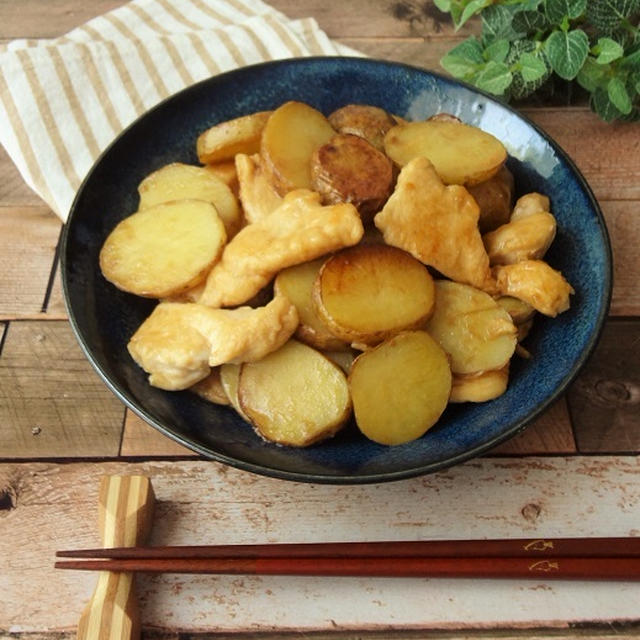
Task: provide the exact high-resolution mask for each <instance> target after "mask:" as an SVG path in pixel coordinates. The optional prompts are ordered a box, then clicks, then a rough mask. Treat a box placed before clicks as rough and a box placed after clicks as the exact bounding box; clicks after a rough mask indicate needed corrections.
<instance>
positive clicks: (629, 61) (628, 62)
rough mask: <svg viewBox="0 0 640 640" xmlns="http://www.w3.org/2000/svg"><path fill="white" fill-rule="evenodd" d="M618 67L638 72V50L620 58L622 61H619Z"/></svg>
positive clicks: (639, 52) (639, 59)
mask: <svg viewBox="0 0 640 640" xmlns="http://www.w3.org/2000/svg"><path fill="white" fill-rule="evenodd" d="M620 66H622V67H624V68H625V69H633V70H636V69H637V70H638V71H640V49H638V51H634V52H633V53H630V54H629V55H627V56H625V57H624V58H622V60H620Z"/></svg>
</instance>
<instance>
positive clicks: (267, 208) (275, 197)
mask: <svg viewBox="0 0 640 640" xmlns="http://www.w3.org/2000/svg"><path fill="white" fill-rule="evenodd" d="M236 173H237V174H238V188H239V195H240V202H242V210H243V211H244V217H245V219H246V221H247V223H249V224H253V223H254V222H258V220H262V218H266V217H267V216H268V215H269V214H270V213H273V212H274V211H275V210H276V209H277V208H278V207H279V206H280V205H281V204H282V198H281V197H280V195H279V194H278V192H277V191H276V190H275V188H274V187H273V186H272V184H271V183H270V182H269V180H267V178H266V176H265V175H264V171H263V170H262V167H261V166H260V156H259V155H258V154H255V155H252V156H248V155H246V154H245V153H239V154H238V155H237V156H236Z"/></svg>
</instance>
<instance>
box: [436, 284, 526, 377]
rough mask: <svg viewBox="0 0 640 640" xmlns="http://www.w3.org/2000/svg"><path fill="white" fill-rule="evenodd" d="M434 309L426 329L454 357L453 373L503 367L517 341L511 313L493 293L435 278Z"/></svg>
mask: <svg viewBox="0 0 640 640" xmlns="http://www.w3.org/2000/svg"><path fill="white" fill-rule="evenodd" d="M435 284H436V304H435V311H434V313H433V315H432V316H431V318H430V319H429V321H428V322H427V324H426V330H427V331H428V332H429V333H430V334H431V335H432V336H433V337H434V338H435V340H436V341H437V342H438V343H439V344H440V346H441V347H442V348H443V349H444V350H445V351H446V352H447V353H448V354H449V356H450V357H451V370H452V371H453V373H454V374H472V373H478V372H479V371H489V370H492V369H500V368H502V367H503V366H504V365H505V364H507V362H509V360H510V358H511V356H512V355H513V352H514V351H515V348H516V344H517V329H516V327H515V325H514V324H513V321H512V320H511V316H510V315H509V313H508V312H507V311H506V310H505V309H503V308H502V307H501V306H500V305H499V304H498V303H497V302H496V301H495V300H494V299H493V298H492V297H491V296H490V295H488V294H486V293H484V292H483V291H480V290H479V289H475V288H474V287H471V286H469V285H466V284H460V283H457V282H451V281H449V280H437V281H436V283H435Z"/></svg>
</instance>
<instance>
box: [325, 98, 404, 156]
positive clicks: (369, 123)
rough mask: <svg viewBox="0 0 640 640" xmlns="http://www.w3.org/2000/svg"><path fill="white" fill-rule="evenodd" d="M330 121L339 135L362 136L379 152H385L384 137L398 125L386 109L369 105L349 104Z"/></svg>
mask: <svg viewBox="0 0 640 640" xmlns="http://www.w3.org/2000/svg"><path fill="white" fill-rule="evenodd" d="M328 120H329V124H331V126H332V127H333V128H334V129H335V130H336V131H338V132H339V133H351V134H353V135H356V136H360V137H361V138H364V139H365V140H367V141H368V142H369V143H370V144H372V145H373V146H374V147H375V148H376V149H378V151H383V150H384V136H385V134H386V133H387V131H389V129H391V127H394V126H395V125H396V124H397V123H396V121H395V120H394V119H393V117H392V116H391V115H390V114H388V113H387V112H386V111H385V110H384V109H381V108H380V107H374V106H373V105H368V104H347V105H345V106H344V107H340V108H339V109H336V110H335V111H334V112H333V113H331V114H330V115H329V118H328Z"/></svg>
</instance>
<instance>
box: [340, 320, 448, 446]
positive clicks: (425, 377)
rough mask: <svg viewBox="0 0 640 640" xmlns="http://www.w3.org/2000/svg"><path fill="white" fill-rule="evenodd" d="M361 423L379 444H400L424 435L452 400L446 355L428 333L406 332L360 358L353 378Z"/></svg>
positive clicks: (361, 428)
mask: <svg viewBox="0 0 640 640" xmlns="http://www.w3.org/2000/svg"><path fill="white" fill-rule="evenodd" d="M349 388H350V389H351V398H352V401H353V411H354V415H355V418H356V424H357V425H358V428H359V429H360V431H362V433H363V434H364V435H365V436H366V437H367V438H369V439H370V440H373V441H375V442H378V443H380V444H386V445H398V444H403V443H405V442H409V441H411V440H415V439H416V438H419V437H421V436H422V435H423V434H424V433H425V432H426V431H427V430H429V429H430V428H431V427H432V426H433V425H434V424H435V423H436V422H437V421H438V419H439V418H440V416H441V415H442V412H443V411H444V410H445V408H446V406H447V403H448V401H449V394H450V392H451V369H450V368H449V361H448V359H447V355H446V353H445V352H444V351H443V349H442V348H441V347H440V346H439V345H438V344H437V342H436V341H435V340H434V339H433V338H432V337H431V336H430V335H429V334H428V333H426V332H424V331H406V332H402V333H399V334H398V335H396V336H394V337H393V338H390V339H389V340H387V341H386V342H383V343H381V344H379V345H378V346H376V347H374V348H373V349H370V350H369V351H365V352H364V353H362V354H361V355H359V356H358V357H357V358H356V359H355V361H354V362H353V365H352V366H351V372H350V374H349Z"/></svg>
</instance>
